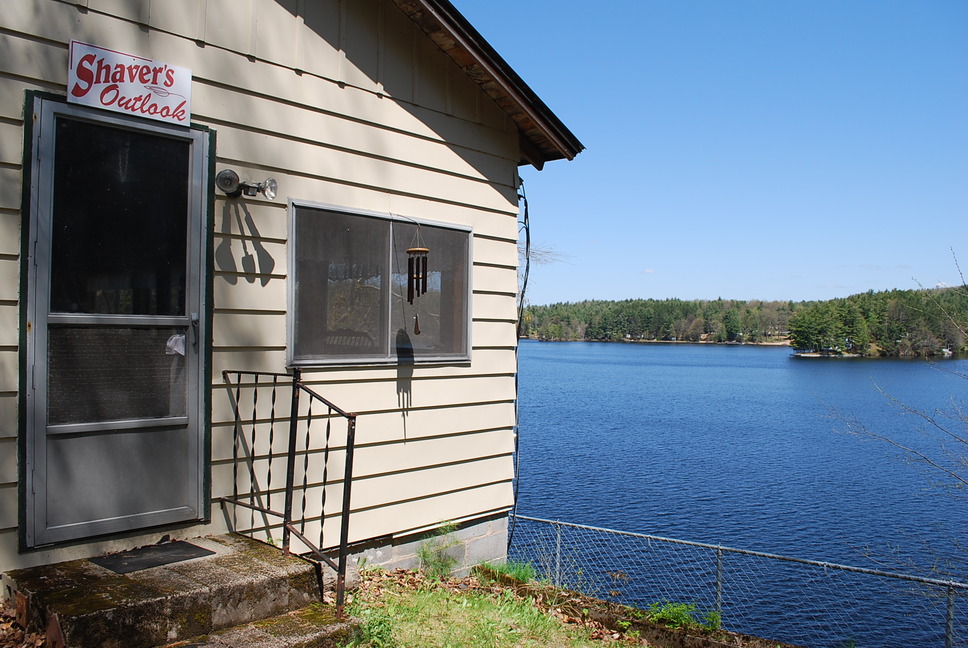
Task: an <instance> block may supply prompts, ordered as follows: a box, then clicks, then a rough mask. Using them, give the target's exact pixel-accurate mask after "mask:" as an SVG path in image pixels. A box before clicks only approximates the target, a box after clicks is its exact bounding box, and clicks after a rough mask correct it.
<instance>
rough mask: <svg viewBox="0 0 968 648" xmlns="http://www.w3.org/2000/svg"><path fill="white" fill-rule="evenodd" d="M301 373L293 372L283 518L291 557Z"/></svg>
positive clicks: (284, 541)
mask: <svg viewBox="0 0 968 648" xmlns="http://www.w3.org/2000/svg"><path fill="white" fill-rule="evenodd" d="M300 376H301V372H300V370H299V369H298V368H296V369H293V370H292V404H291V406H290V408H289V456H288V457H287V458H286V506H285V509H284V515H283V518H282V550H283V551H284V552H285V553H286V555H287V556H288V555H289V536H290V532H289V527H290V526H291V524H292V486H293V481H294V480H295V475H296V431H297V430H298V423H299V385H300Z"/></svg>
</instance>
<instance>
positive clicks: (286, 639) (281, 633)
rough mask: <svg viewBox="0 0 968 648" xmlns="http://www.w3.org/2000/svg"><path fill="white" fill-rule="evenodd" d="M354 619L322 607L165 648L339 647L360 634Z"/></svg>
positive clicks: (219, 631)
mask: <svg viewBox="0 0 968 648" xmlns="http://www.w3.org/2000/svg"><path fill="white" fill-rule="evenodd" d="M358 626H359V623H358V622H357V621H356V620H354V619H347V620H339V619H337V618H336V614H335V612H334V609H333V608H331V607H324V606H321V605H319V604H314V605H309V606H307V607H305V608H302V609H300V610H296V611H294V612H289V613H287V614H281V615H277V616H274V617H271V618H269V619H264V620H261V621H254V622H252V623H247V624H244V625H240V626H236V627H234V628H227V629H225V630H218V631H215V632H213V633H211V634H210V635H207V636H202V637H194V638H192V639H189V640H187V641H179V642H176V643H172V644H168V645H166V646H163V647H161V648H336V647H337V646H344V645H346V643H347V642H348V641H349V640H350V639H351V638H352V637H353V635H354V634H355V633H356V631H357V628H358Z"/></svg>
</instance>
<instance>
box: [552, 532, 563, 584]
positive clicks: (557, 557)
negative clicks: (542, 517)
mask: <svg viewBox="0 0 968 648" xmlns="http://www.w3.org/2000/svg"><path fill="white" fill-rule="evenodd" d="M554 585H555V587H561V523H560V522H555V581H554Z"/></svg>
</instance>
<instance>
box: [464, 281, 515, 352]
mask: <svg viewBox="0 0 968 648" xmlns="http://www.w3.org/2000/svg"><path fill="white" fill-rule="evenodd" d="M473 305H474V317H475V318H477V319H483V318H485V317H486V318H491V319H501V320H505V321H507V322H516V321H517V317H518V311H517V301H516V300H515V298H514V296H513V295H495V294H492V293H475V294H474V297H473ZM474 346H475V347H476V346H479V345H478V341H477V339H475V340H474Z"/></svg>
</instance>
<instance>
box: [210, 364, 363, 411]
mask: <svg viewBox="0 0 968 648" xmlns="http://www.w3.org/2000/svg"><path fill="white" fill-rule="evenodd" d="M232 376H236V378H237V382H235V383H233V381H232ZM242 376H254V377H255V378H256V383H255V384H253V385H251V386H252V387H256V386H260V384H259V383H258V378H259V377H260V376H263V377H267V378H273V379H274V380H275V379H279V378H286V379H287V380H291V381H292V384H293V385H295V386H296V387H297V388H298V389H299V390H300V391H304V392H306V393H307V394H309V395H310V396H311V397H312V398H315V399H316V400H319V401H321V402H322V403H323V404H324V405H326V407H328V408H329V409H331V410H333V411H334V412H336V413H337V414H339V415H340V416H342V417H343V418H345V419H347V420H350V419H356V417H357V415H356V414H354V413H352V412H347V411H346V410H344V409H343V408H342V407H340V406H339V405H336V404H335V403H333V402H332V401H330V400H328V399H327V398H325V397H324V396H321V395H320V394H318V393H317V392H315V391H314V390H312V389H310V388H309V387H307V386H306V384H305V383H304V382H303V381H302V374H301V373H300V371H299V370H298V369H296V370H294V371H293V372H292V373H291V374H290V373H279V372H273V371H246V370H244V369H223V370H222V380H223V381H224V382H225V384H226V385H234V386H240V385H241V382H242ZM261 386H269V385H268V383H266V384H265V385H261Z"/></svg>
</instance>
